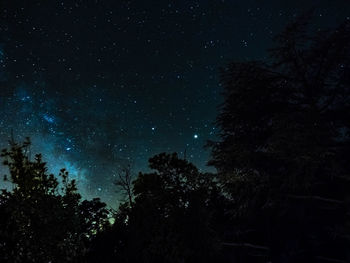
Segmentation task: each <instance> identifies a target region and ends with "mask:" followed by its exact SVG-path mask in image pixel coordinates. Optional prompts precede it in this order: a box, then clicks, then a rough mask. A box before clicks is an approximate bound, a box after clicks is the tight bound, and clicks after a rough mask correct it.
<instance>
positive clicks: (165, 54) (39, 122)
mask: <svg viewBox="0 0 350 263" xmlns="http://www.w3.org/2000/svg"><path fill="white" fill-rule="evenodd" d="M310 8H313V9H314V18H313V20H312V26H313V27H314V28H323V27H331V26H335V25H337V24H339V23H341V22H342V21H344V20H346V19H349V16H350V2H349V1H348V0H327V1H326V0H314V1H311V0H283V1H281V0H278V1H276V0H266V1H261V0H245V1H240V0H232V1H229V0H202V1H198V0H196V1H194V0H193V1H192V0H187V1H184V0H172V1H171V0H154V1H153V0H151V1H141V0H134V1H127V0H69V1H68V0H67V1H54V0H52V1H43V0H26V1H23V0H0V88H1V93H0V146H1V147H2V148H4V147H6V145H7V141H8V139H9V138H10V134H11V130H13V133H14V136H15V139H16V140H18V141H21V140H22V139H23V138H24V137H26V136H29V137H30V138H31V141H32V143H33V146H32V151H33V152H40V153H42V154H43V156H44V160H46V161H47V162H48V166H49V169H50V172H53V173H55V174H57V173H58V171H59V169H60V168H63V167H65V168H67V169H68V170H69V171H70V174H71V178H74V179H77V181H78V185H79V189H80V192H81V193H82V194H83V197H84V198H88V199H90V198H92V197H96V196H98V197H101V199H102V200H103V201H105V202H107V204H108V205H110V206H112V207H115V206H116V204H117V202H118V200H120V197H118V195H117V193H116V188H115V186H114V185H113V182H114V181H115V180H116V171H118V169H120V167H121V166H123V165H125V164H131V166H132V168H133V171H134V172H135V173H136V172H138V171H140V170H142V171H146V170H147V160H148V158H149V157H151V156H153V155H154V154H157V153H160V152H178V154H179V156H184V151H186V156H187V158H188V159H189V160H190V161H192V162H193V163H194V164H196V165H197V166H198V167H199V168H200V169H202V170H208V169H210V168H207V167H206V162H207V161H208V158H209V152H208V150H206V149H204V147H203V146H204V145H205V143H206V141H207V140H209V139H210V140H213V139H214V140H215V138H216V137H215V136H216V135H215V134H216V132H217V131H216V128H215V126H214V124H213V122H214V120H215V116H216V114H217V107H218V105H219V104H220V103H221V102H222V99H223V98H222V97H221V87H220V84H219V68H220V67H222V66H224V65H225V64H226V63H228V62H230V61H248V60H259V59H265V58H266V57H267V52H266V49H268V48H270V47H271V44H272V38H273V36H274V35H275V34H277V33H278V32H280V31H281V30H282V29H283V28H284V26H285V25H286V24H287V23H288V22H290V21H291V20H293V19H294V18H295V17H296V16H298V15H300V14H302V13H303V12H305V11H307V10H309V9H310Z"/></svg>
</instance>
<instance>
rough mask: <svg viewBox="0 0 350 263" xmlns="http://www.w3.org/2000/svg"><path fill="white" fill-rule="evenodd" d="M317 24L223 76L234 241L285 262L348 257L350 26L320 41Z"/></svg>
mask: <svg viewBox="0 0 350 263" xmlns="http://www.w3.org/2000/svg"><path fill="white" fill-rule="evenodd" d="M308 20H309V18H308V15H305V16H302V17H299V19H298V20H297V21H296V22H294V23H292V24H290V25H289V26H288V27H287V28H286V29H285V30H284V31H283V32H282V33H281V34H279V35H278V36H277V37H276V38H275V41H276V47H275V48H273V49H271V50H270V57H269V59H268V60H267V61H266V62H262V61H252V62H243V63H239V62H237V63H231V64H229V65H228V66H227V67H225V68H224V69H223V70H222V75H221V79H222V84H223V87H224V90H225V91H224V96H225V102H224V103H223V105H222V106H221V108H220V113H219V115H218V118H217V125H218V127H219V128H220V131H221V132H220V134H219V136H220V138H221V140H220V141H218V142H209V146H211V147H212V159H211V161H210V164H211V165H213V166H215V167H216V168H217V169H218V173H219V179H220V182H221V183H222V185H223V186H224V189H225V191H226V193H227V194H229V195H230V198H231V199H232V201H233V203H234V209H233V210H232V214H233V218H234V220H235V221H234V222H235V223H236V224H237V225H238V226H239V228H240V230H239V231H236V238H235V241H239V242H248V243H249V242H250V243H253V244H254V243H255V244H257V243H258V244H260V245H261V247H265V248H267V250H266V251H267V253H263V255H262V256H264V257H270V258H272V261H277V262H301V261H303V260H307V261H308V262H313V260H316V259H317V258H318V259H321V258H324V259H325V258H328V259H329V260H345V259H346V258H347V260H349V255H346V249H345V248H346V246H349V238H348V236H347V235H346V234H345V233H346V231H347V230H345V228H346V224H345V222H346V221H347V220H349V219H348V215H346V213H347V211H349V203H348V202H349V190H350V188H349V187H350V185H349V180H350V177H349V174H350V173H349V172H350V166H349V163H350V159H349V149H350V148H349V143H350V137H349V135H350V134H349V131H350V122H349V120H350V116H349V112H350V111H349V109H350V108H349V106H350V85H349V84H350V82H349V80H350V79H349V76H350V74H349V73H350V64H349V59H350V25H349V23H348V22H345V23H343V24H342V25H340V26H339V27H338V28H336V29H334V30H327V31H320V32H317V33H316V34H314V35H312V34H311V33H310V30H308V27H307V25H308ZM257 218H258V219H257ZM278 232H279V233H280V234H278ZM344 262H345V261H344Z"/></svg>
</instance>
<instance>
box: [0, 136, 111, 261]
mask: <svg viewBox="0 0 350 263" xmlns="http://www.w3.org/2000/svg"><path fill="white" fill-rule="evenodd" d="M29 145H30V142H29V139H28V140H26V141H25V142H24V143H23V144H17V143H15V142H13V141H11V142H10V146H11V148H10V149H9V150H7V149H4V150H3V151H2V153H1V156H2V157H3V158H4V165H6V166H7V167H8V169H9V175H8V176H5V179H6V180H8V181H9V182H10V183H12V184H13V190H12V191H7V190H2V194H1V195H0V211H1V224H0V259H1V261H2V262H83V260H84V256H85V253H86V250H87V249H88V246H89V242H90V240H91V238H92V235H94V234H96V233H97V232H98V231H100V230H101V228H103V226H104V225H105V224H106V223H107V210H106V209H105V204H103V203H101V202H100V201H99V200H98V199H94V200H93V201H84V202H81V196H80V194H79V193H78V192H77V187H76V183H75V181H74V180H69V179H68V172H67V171H66V170H65V169H62V170H61V171H60V174H59V177H60V178H61V179H62V183H61V184H60V183H59V181H58V180H57V179H56V177H55V176H54V175H53V174H48V172H47V168H46V163H45V162H43V161H42V157H41V155H40V154H37V155H36V156H35V158H34V160H33V161H32V160H30V159H29V157H28V149H29Z"/></svg>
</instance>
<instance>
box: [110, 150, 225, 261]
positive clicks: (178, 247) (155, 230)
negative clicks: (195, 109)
mask: <svg viewBox="0 0 350 263" xmlns="http://www.w3.org/2000/svg"><path fill="white" fill-rule="evenodd" d="M149 165H150V168H151V169H153V170H154V172H151V173H140V174H139V176H138V177H137V179H136V180H135V181H134V182H133V194H134V201H133V205H132V206H129V205H128V203H125V204H122V205H121V206H120V208H119V211H118V213H117V214H116V218H115V220H116V222H115V224H114V226H113V227H114V233H115V235H114V236H115V239H117V240H119V241H114V243H115V244H116V247H117V248H115V251H118V253H119V254H118V257H117V258H119V259H120V260H122V261H123V260H124V261H125V262H210V261H212V260H213V257H214V255H215V254H216V253H217V251H218V248H219V247H218V242H217V240H216V236H215V233H214V231H213V230H212V229H211V223H210V220H211V212H210V209H209V206H210V199H209V196H210V193H211V192H212V191H213V189H214V188H215V185H214V184H213V183H212V182H211V176H210V175H209V174H203V173H200V172H199V171H198V170H197V168H196V167H195V166H193V165H192V164H191V163H189V162H187V161H186V160H183V159H179V158H178V157H177V155H176V154H165V153H163V154H159V155H156V156H154V157H152V158H151V159H150V160H149ZM118 237H119V239H118Z"/></svg>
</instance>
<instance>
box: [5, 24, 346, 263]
mask: <svg viewBox="0 0 350 263" xmlns="http://www.w3.org/2000/svg"><path fill="white" fill-rule="evenodd" d="M307 20H308V19H307V18H306V17H301V18H299V19H298V20H297V21H296V22H295V23H292V24H291V25H289V26H288V27H287V28H286V30H285V31H283V32H282V33H281V34H279V35H278V36H277V37H276V47H275V48H273V49H271V51H270V57H269V58H268V59H267V61H265V62H263V61H254V62H239V63H238V62H235V63H231V64H229V65H227V67H225V68H223V70H222V76H221V79H222V85H223V87H224V98H225V100H224V103H223V104H222V106H221V107H220V109H219V114H218V117H217V127H218V129H219V130H220V134H219V140H218V141H217V142H209V147H211V150H212V158H211V160H210V162H209V164H210V165H212V166H214V167H215V168H216V169H217V173H216V174H210V173H204V172H201V171H199V170H198V169H197V168H196V167H195V166H194V165H193V164H191V163H190V162H188V161H187V160H186V159H181V158H179V157H178V156H177V154H175V153H174V154H167V153H161V154H158V155H156V156H154V157H152V158H150V160H149V167H150V169H151V171H150V172H148V173H142V172H140V173H139V174H138V176H137V177H133V175H132V171H131V169H130V166H128V167H126V168H125V169H123V170H122V171H121V173H120V174H119V179H118V181H117V182H116V186H117V187H119V188H120V189H121V190H122V191H123V192H124V193H125V195H126V198H125V200H126V201H124V202H122V203H121V204H120V206H119V209H118V210H117V211H114V213H111V212H110V211H108V210H107V209H106V205H105V204H104V203H102V202H101V201H100V200H99V199H93V200H91V201H87V200H81V196H80V194H79V193H78V190H77V187H76V183H75V181H74V180H69V175H68V172H67V171H66V170H65V169H62V170H61V172H60V174H59V175H58V176H57V177H56V176H54V175H52V174H49V173H48V171H47V167H46V164H45V163H44V162H43V160H42V157H41V155H36V156H35V157H34V160H31V158H30V157H29V152H30V151H29V145H30V143H29V141H26V142H24V143H23V144H17V143H15V142H14V141H11V142H10V149H5V150H3V152H2V154H1V156H2V157H3V159H4V165H5V166H7V167H8V170H9V175H7V176H5V178H4V179H5V180H6V181H9V182H10V183H11V185H12V186H13V188H12V190H11V191H10V190H3V191H2V193H1V194H0V261H1V262H16V263H17V262H43V263H44V262H45V263H47V262H52V263H54V262H58V263H60V262H91V263H92V262H165V263H167V262H168V263H175V262H188V263H191V262H349V261H350V253H349V247H350V238H349V236H350V216H349V215H350V203H349V200H350V115H349V114H350V64H349V60H350V24H349V23H344V24H342V25H340V26H339V27H338V28H336V29H335V30H328V31H319V32H317V34H311V33H310V32H309V29H308V27H307ZM133 179H134V180H133ZM109 216H113V221H114V223H113V224H110V223H109V222H110V220H109V219H110V218H109Z"/></svg>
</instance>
